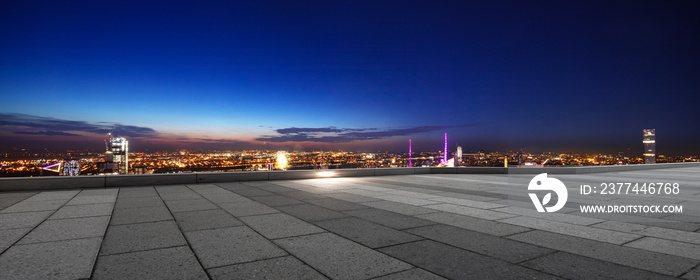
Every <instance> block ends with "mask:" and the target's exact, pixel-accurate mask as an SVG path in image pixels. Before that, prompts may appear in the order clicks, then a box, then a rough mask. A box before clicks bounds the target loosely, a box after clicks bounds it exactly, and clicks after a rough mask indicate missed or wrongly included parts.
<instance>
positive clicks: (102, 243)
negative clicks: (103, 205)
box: [89, 188, 155, 279]
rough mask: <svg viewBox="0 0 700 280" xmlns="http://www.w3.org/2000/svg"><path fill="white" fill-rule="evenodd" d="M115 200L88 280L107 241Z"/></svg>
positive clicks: (115, 204)
mask: <svg viewBox="0 0 700 280" xmlns="http://www.w3.org/2000/svg"><path fill="white" fill-rule="evenodd" d="M121 191H122V188H118V189H117V200H119V193H121ZM154 191H155V189H154ZM117 200H115V201H114V203H113V204H112V212H111V213H110V215H109V220H108V221H107V226H106V227H105V230H104V233H103V234H102V241H100V248H99V249H97V255H96V256H95V259H94V260H93V262H92V269H90V277H89V278H90V279H92V277H93V276H94V275H95V269H96V268H97V260H98V259H99V258H100V253H102V248H103V247H104V243H105V239H107V238H106V237H107V231H108V230H109V227H110V226H111V223H112V217H114V210H115V209H116V206H117Z"/></svg>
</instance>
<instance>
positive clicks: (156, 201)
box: [114, 196, 165, 209]
mask: <svg viewBox="0 0 700 280" xmlns="http://www.w3.org/2000/svg"><path fill="white" fill-rule="evenodd" d="M156 206H165V204H164V203H163V200H161V199H160V197H157V196H145V197H128V198H119V199H117V203H116V204H115V205H114V209H125V208H138V207H156Z"/></svg>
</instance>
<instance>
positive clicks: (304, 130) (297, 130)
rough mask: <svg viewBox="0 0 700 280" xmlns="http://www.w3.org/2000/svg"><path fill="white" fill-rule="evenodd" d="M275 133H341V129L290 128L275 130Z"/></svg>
mask: <svg viewBox="0 0 700 280" xmlns="http://www.w3.org/2000/svg"><path fill="white" fill-rule="evenodd" d="M275 132H277V133H279V134H291V133H314V132H343V130H342V129H337V128H335V127H332V126H330V127H318V128H308V127H304V128H299V127H290V128H281V129H277V130H275Z"/></svg>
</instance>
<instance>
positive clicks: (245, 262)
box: [205, 254, 301, 270]
mask: <svg viewBox="0 0 700 280" xmlns="http://www.w3.org/2000/svg"><path fill="white" fill-rule="evenodd" d="M286 257H293V258H295V259H297V260H299V258H297V257H296V256H294V255H291V254H289V255H284V256H277V257H269V258H263V259H259V260H252V261H244V262H239V263H234V264H224V265H217V266H212V267H208V268H205V269H206V270H210V269H217V268H223V267H229V266H236V265H242V264H249V263H254V262H260V261H269V260H274V259H281V258H286ZM300 261H301V260H300Z"/></svg>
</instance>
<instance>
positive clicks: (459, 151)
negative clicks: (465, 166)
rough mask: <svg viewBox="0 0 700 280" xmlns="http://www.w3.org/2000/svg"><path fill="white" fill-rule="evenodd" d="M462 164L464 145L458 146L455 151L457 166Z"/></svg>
mask: <svg viewBox="0 0 700 280" xmlns="http://www.w3.org/2000/svg"><path fill="white" fill-rule="evenodd" d="M460 165H462V147H460V146H457V153H455V166H460Z"/></svg>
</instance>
